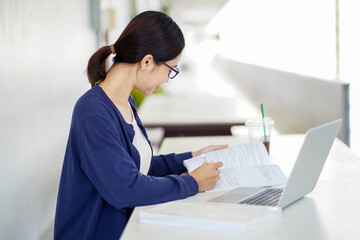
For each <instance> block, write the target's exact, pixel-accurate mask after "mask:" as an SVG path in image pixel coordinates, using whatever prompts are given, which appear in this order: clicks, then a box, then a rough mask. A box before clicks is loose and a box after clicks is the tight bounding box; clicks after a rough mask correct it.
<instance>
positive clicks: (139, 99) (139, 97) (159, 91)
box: [131, 87, 164, 108]
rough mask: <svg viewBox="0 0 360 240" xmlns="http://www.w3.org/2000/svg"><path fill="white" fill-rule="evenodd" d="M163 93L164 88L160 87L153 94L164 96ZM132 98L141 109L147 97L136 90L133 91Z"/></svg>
mask: <svg viewBox="0 0 360 240" xmlns="http://www.w3.org/2000/svg"><path fill="white" fill-rule="evenodd" d="M162 93H164V89H163V88H162V87H159V88H158V89H156V90H155V91H154V92H153V94H162ZM131 96H132V97H133V98H134V100H135V103H136V106H137V107H138V108H139V107H140V105H141V103H142V101H144V99H145V95H144V94H142V93H141V92H140V91H139V90H137V89H134V90H132V91H131Z"/></svg>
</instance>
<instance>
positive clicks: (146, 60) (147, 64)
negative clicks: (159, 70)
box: [140, 54, 155, 71]
mask: <svg viewBox="0 0 360 240" xmlns="http://www.w3.org/2000/svg"><path fill="white" fill-rule="evenodd" d="M154 67H155V61H154V57H153V56H152V55H151V54H147V55H145V57H143V59H141V61H140V69H141V70H143V71H144V70H148V71H151V70H152V69H153V68H154Z"/></svg>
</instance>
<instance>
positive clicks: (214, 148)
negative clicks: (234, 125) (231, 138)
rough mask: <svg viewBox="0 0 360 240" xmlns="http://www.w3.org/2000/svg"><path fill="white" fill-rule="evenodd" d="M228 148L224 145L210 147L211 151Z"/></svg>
mask: <svg viewBox="0 0 360 240" xmlns="http://www.w3.org/2000/svg"><path fill="white" fill-rule="evenodd" d="M228 146H229V145H227V144H224V145H212V150H213V151H216V150H221V149H224V148H227V147H228Z"/></svg>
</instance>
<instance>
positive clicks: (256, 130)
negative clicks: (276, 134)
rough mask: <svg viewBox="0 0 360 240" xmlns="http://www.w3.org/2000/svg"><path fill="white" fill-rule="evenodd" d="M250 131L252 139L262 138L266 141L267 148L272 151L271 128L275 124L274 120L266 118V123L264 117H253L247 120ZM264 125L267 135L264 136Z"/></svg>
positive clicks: (246, 123) (261, 139)
mask: <svg viewBox="0 0 360 240" xmlns="http://www.w3.org/2000/svg"><path fill="white" fill-rule="evenodd" d="M245 125H246V126H247V129H248V132H249V139H250V141H257V140H260V141H262V142H263V143H264V145H265V147H266V150H267V151H268V153H269V151H270V137H271V129H272V127H273V126H274V121H273V120H272V119H271V118H269V117H265V118H264V124H263V119H262V118H251V119H248V120H247V121H246V122H245ZM264 125H265V136H266V138H265V136H264Z"/></svg>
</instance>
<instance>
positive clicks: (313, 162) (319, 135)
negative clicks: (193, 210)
mask: <svg viewBox="0 0 360 240" xmlns="http://www.w3.org/2000/svg"><path fill="white" fill-rule="evenodd" d="M341 123H342V120H341V119H339V120H336V121H333V122H329V123H326V124H323V125H321V126H318V127H314V128H311V129H309V130H308V131H307V132H306V135H305V140H304V142H303V145H302V147H301V150H300V152H299V155H298V157H297V159H296V162H295V165H294V167H293V169H292V172H291V174H290V176H289V178H288V181H287V183H286V186H285V188H253V187H251V188H250V187H249V188H246V187H240V188H236V189H233V190H231V191H229V192H227V193H225V194H223V195H221V196H219V197H217V198H214V199H211V200H209V201H211V202H226V203H238V204H250V205H263V206H277V207H281V208H285V207H287V206H288V205H290V204H291V203H293V202H295V201H297V200H299V199H300V198H302V197H304V196H305V195H306V194H308V193H310V192H312V191H313V190H314V188H315V185H316V183H317V181H318V179H319V176H320V173H321V171H322V169H323V166H324V164H325V161H326V159H327V156H328V154H329V152H330V149H331V146H332V145H333V143H334V140H335V138H336V136H337V134H338V132H339V129H340V126H341Z"/></svg>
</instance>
